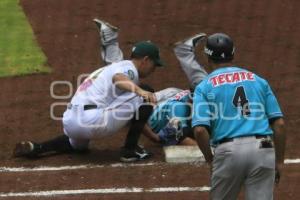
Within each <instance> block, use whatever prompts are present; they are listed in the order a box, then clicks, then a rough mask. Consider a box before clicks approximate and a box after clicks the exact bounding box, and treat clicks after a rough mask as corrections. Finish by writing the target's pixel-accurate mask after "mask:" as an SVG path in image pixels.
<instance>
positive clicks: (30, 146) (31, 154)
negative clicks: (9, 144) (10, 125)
mask: <svg viewBox="0 0 300 200" xmlns="http://www.w3.org/2000/svg"><path fill="white" fill-rule="evenodd" d="M39 149H40V145H39V144H36V143H34V142H31V141H23V142H20V143H17V144H16V146H15V149H14V152H13V156H14V157H28V158H36V157H38V154H39V153H38V152H39Z"/></svg>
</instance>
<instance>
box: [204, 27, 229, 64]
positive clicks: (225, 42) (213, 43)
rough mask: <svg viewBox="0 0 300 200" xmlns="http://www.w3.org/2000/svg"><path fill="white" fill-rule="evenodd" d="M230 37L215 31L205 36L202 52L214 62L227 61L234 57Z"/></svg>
mask: <svg viewBox="0 0 300 200" xmlns="http://www.w3.org/2000/svg"><path fill="white" fill-rule="evenodd" d="M234 50H235V49H234V45H233V41H232V39H231V38H230V37H229V36H228V35H226V34H224V33H215V34H212V35H210V36H209V37H208V38H207V42H206V45H205V48H204V53H205V54H206V55H207V56H208V57H209V58H210V59H211V60H213V61H214V62H228V61H231V60H232V59H233V57H234Z"/></svg>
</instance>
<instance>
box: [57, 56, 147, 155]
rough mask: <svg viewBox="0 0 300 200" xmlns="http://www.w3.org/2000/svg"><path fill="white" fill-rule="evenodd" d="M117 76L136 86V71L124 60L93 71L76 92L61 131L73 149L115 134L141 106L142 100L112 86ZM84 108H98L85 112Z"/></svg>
mask: <svg viewBox="0 0 300 200" xmlns="http://www.w3.org/2000/svg"><path fill="white" fill-rule="evenodd" d="M119 73H120V74H123V75H126V76H127V77H128V78H130V79H131V80H132V81H133V82H134V83H135V84H138V81H139V77H138V72H137V69H136V68H135V66H134V64H133V63H132V61H130V60H124V61H120V62H116V63H113V64H111V65H108V66H105V67H103V68H100V69H98V70H96V71H94V72H93V73H92V74H90V76H89V77H88V78H86V79H85V80H84V82H83V83H82V84H81V85H80V86H79V88H78V89H77V91H76V93H75V95H74V96H73V98H72V100H71V104H70V106H69V108H68V109H67V110H66V111H65V113H64V115H63V126H64V132H65V134H66V135H67V136H68V137H69V138H70V143H71V145H72V146H73V147H74V148H77V149H81V148H86V147H87V145H88V142H89V140H90V139H91V138H95V137H103V136H107V135H111V134H114V133H116V132H117V131H118V130H120V129H121V128H122V127H124V126H125V125H127V124H128V122H129V121H130V120H131V119H132V118H133V116H134V113H135V111H136V110H137V108H138V107H139V106H140V105H141V104H142V102H143V99H142V98H141V97H139V96H137V95H136V94H135V93H131V92H125V91H122V90H120V89H118V88H117V87H116V85H115V83H113V81H112V79H113V76H114V75H116V74H119ZM87 105H88V106H90V105H93V106H95V105H96V106H97V108H94V109H85V107H86V106H87Z"/></svg>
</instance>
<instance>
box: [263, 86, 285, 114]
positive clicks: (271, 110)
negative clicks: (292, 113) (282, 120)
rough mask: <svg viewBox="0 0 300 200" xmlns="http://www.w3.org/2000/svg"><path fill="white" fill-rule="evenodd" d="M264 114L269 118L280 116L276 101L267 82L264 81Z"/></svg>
mask: <svg viewBox="0 0 300 200" xmlns="http://www.w3.org/2000/svg"><path fill="white" fill-rule="evenodd" d="M266 84H267V85H266V105H265V106H266V115H267V117H268V118H269V119H272V118H276V117H282V116H283V114H282V112H281V110H280V107H279V104H278V101H277V99H276V97H275V95H274V93H273V91H272V89H271V87H270V85H269V84H268V83H266Z"/></svg>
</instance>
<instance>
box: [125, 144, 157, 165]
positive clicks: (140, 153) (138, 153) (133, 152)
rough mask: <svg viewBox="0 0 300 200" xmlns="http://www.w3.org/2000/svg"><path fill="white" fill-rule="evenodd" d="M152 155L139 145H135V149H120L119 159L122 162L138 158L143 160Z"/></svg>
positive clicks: (137, 159) (133, 160)
mask: <svg viewBox="0 0 300 200" xmlns="http://www.w3.org/2000/svg"><path fill="white" fill-rule="evenodd" d="M151 156H152V153H150V152H148V151H146V150H145V149H144V148H143V147H141V146H139V145H138V146H136V148H135V149H127V148H125V147H123V148H122V150H121V157H120V160H121V161H122V162H135V161H139V160H145V159H148V158H150V157H151Z"/></svg>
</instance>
